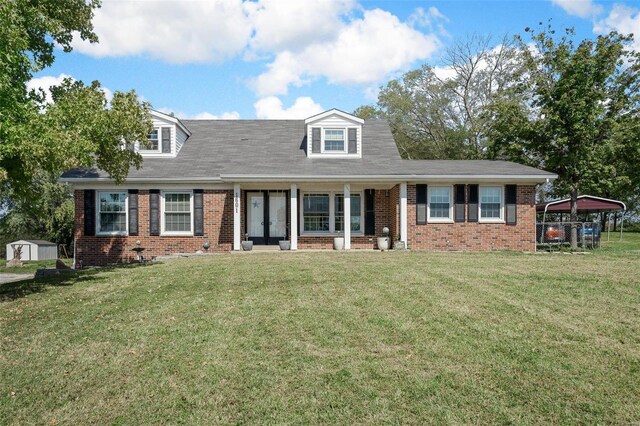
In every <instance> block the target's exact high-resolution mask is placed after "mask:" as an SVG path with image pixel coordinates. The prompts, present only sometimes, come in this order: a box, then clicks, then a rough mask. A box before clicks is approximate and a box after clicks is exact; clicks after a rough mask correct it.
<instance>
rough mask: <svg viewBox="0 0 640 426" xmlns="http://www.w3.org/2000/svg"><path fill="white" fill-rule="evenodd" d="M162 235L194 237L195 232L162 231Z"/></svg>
mask: <svg viewBox="0 0 640 426" xmlns="http://www.w3.org/2000/svg"><path fill="white" fill-rule="evenodd" d="M160 236H161V237H193V232H162V233H161V234H160Z"/></svg>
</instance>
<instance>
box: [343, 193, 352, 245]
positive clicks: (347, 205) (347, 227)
mask: <svg viewBox="0 0 640 426" xmlns="http://www.w3.org/2000/svg"><path fill="white" fill-rule="evenodd" d="M343 201H344V206H343V208H344V249H345V250H350V249H351V185H349V184H348V183H345V184H344V199H343Z"/></svg>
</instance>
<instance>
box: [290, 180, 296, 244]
mask: <svg viewBox="0 0 640 426" xmlns="http://www.w3.org/2000/svg"><path fill="white" fill-rule="evenodd" d="M290 197H291V202H290V204H291V215H290V217H291V229H290V230H289V233H290V234H291V250H298V185H296V184H295V183H292V184H291V195H290Z"/></svg>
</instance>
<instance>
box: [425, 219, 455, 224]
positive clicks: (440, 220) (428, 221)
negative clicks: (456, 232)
mask: <svg viewBox="0 0 640 426" xmlns="http://www.w3.org/2000/svg"><path fill="white" fill-rule="evenodd" d="M427 223H454V221H453V219H427Z"/></svg>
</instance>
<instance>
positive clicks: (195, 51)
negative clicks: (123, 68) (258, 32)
mask: <svg viewBox="0 0 640 426" xmlns="http://www.w3.org/2000/svg"><path fill="white" fill-rule="evenodd" d="M93 24H94V27H95V32H96V34H97V35H98V37H99V39H100V42H99V43H97V44H90V43H87V42H84V41H81V40H79V39H77V40H76V41H75V42H74V47H75V49H77V50H78V51H80V52H82V53H86V54H88V55H91V56H97V57H104V56H132V55H142V54H147V55H149V56H151V57H153V58H156V59H161V60H164V61H167V62H171V63H188V62H207V61H215V60H222V59H224V58H226V57H230V56H234V55H236V54H237V53H239V52H240V51H242V50H243V49H244V48H245V46H246V44H247V42H248V41H249V37H250V36H251V23H250V22H249V20H248V18H247V15H246V13H245V11H244V8H243V4H242V2H241V0H211V1H161V0H146V1H144V0H141V1H116V0H105V1H103V3H102V7H101V8H100V9H97V10H96V12H95V17H94V19H93Z"/></svg>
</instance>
